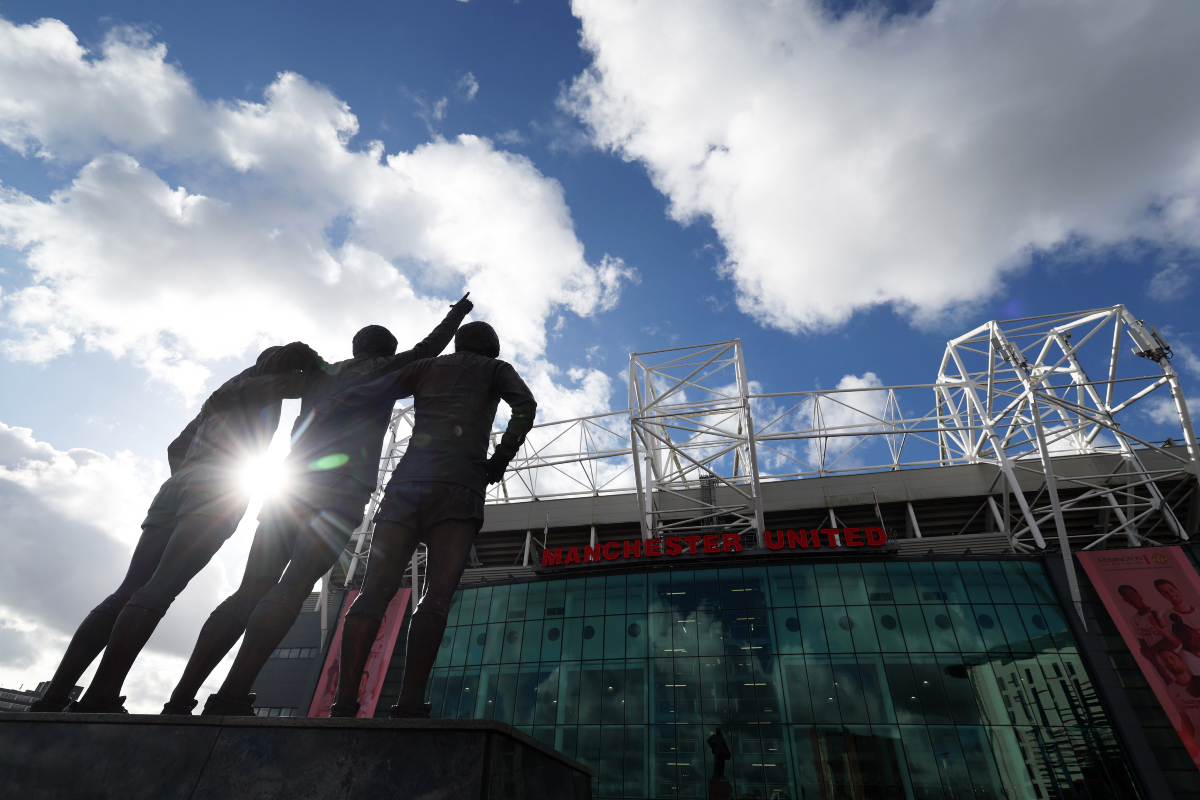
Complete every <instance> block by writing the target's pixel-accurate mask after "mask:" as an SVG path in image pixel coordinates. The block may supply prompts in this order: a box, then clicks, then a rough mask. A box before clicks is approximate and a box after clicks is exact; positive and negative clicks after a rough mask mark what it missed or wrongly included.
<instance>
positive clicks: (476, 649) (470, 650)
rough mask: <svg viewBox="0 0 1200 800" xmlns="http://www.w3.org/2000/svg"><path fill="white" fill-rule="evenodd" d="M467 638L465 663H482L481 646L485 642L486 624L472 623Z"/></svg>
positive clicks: (482, 646)
mask: <svg viewBox="0 0 1200 800" xmlns="http://www.w3.org/2000/svg"><path fill="white" fill-rule="evenodd" d="M469 630H470V633H469V634H468V640H467V663H468V664H482V663H483V648H484V645H485V644H487V625H472V626H471V627H470V629H469Z"/></svg>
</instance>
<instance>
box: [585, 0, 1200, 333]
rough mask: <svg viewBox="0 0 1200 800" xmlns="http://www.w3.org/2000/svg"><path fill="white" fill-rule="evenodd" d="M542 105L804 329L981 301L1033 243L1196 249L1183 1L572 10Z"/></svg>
mask: <svg viewBox="0 0 1200 800" xmlns="http://www.w3.org/2000/svg"><path fill="white" fill-rule="evenodd" d="M573 9H574V12H575V14H576V15H577V16H578V17H579V18H580V19H581V21H582V25H583V45H584V47H585V48H586V49H587V50H588V52H589V53H590V54H591V56H592V58H593V63H592V65H591V67H590V68H589V69H588V70H587V71H586V72H585V73H584V74H582V75H581V76H579V78H578V79H577V80H576V81H575V82H574V85H573V86H572V87H571V89H570V91H569V92H568V93H567V95H566V96H565V98H564V100H565V102H566V103H567V104H568V105H569V106H570V107H571V108H572V109H573V110H574V111H575V113H577V114H578V115H579V116H580V117H581V118H582V119H583V120H584V122H585V123H586V124H587V125H588V126H589V127H590V130H591V134H592V137H593V140H594V142H595V143H597V144H599V145H600V146H602V147H606V148H611V149H612V150H613V151H615V152H617V153H618V154H620V155H621V156H623V157H624V158H626V159H628V160H633V161H638V162H640V163H642V164H644V165H645V166H646V168H647V169H648V171H649V173H650V176H651V178H652V180H653V182H654V184H655V186H656V187H657V188H658V189H659V190H660V191H662V192H663V193H664V194H665V195H666V196H667V197H668V198H669V200H670V214H671V215H672V216H673V217H674V218H675V219H676V220H679V221H680V222H684V223H689V222H693V221H696V220H708V221H711V223H712V225H713V227H714V229H715V230H716V232H717V233H718V234H719V235H720V237H721V239H722V241H723V243H724V245H725V247H726V250H727V260H726V262H725V270H726V274H727V275H728V277H729V278H731V279H732V280H733V281H734V283H735V285H736V288H737V292H738V302H739V305H740V307H741V309H742V310H743V311H744V312H746V313H748V314H751V315H753V316H754V317H755V319H757V320H758V321H760V322H761V323H763V324H767V325H773V326H777V327H780V328H783V329H786V330H791V331H799V330H813V329H816V328H819V327H821V326H824V325H829V324H837V323H840V322H842V321H844V320H846V319H847V317H848V316H849V315H850V314H852V313H853V312H854V311H856V310H858V309H862V308H867V307H870V306H874V305H878V304H891V305H892V306H893V307H895V308H897V309H898V310H901V311H903V312H905V313H908V314H910V315H913V316H915V317H917V318H928V317H930V316H933V315H938V314H941V313H944V312H945V311H946V310H947V309H955V308H961V307H962V306H963V304H969V303H971V302H973V301H978V300H979V299H981V298H983V297H986V296H988V295H990V294H992V293H993V292H995V290H996V289H997V288H998V287H999V286H1000V284H1001V282H1002V280H1003V276H1004V275H1005V274H1006V272H1008V271H1011V270H1013V269H1016V268H1019V267H1020V266H1022V265H1023V264H1025V263H1027V261H1028V257H1029V254H1030V253H1031V252H1032V251H1035V250H1039V249H1040V250H1047V249H1055V248H1076V247H1083V248H1085V249H1086V248H1097V247H1104V246H1106V245H1110V244H1113V243H1116V242H1120V241H1123V240H1125V239H1126V238H1128V237H1141V238H1142V239H1145V240H1150V241H1156V242H1165V243H1170V244H1171V245H1173V246H1181V247H1184V248H1187V247H1195V246H1196V245H1197V244H1200V235H1198V234H1197V231H1198V230H1200V227H1198V226H1197V222H1198V221H1200V102H1197V100H1200V96H1198V95H1200V87H1198V85H1197V83H1196V82H1195V81H1194V80H1193V79H1192V76H1194V75H1195V74H1196V72H1197V69H1200V48H1197V47H1196V46H1195V42H1196V40H1197V37H1198V35H1200V7H1197V6H1196V5H1195V4H1193V3H1183V2H1172V1H1171V0H1138V2H1127V0H1100V1H1099V2H1091V3H1070V2H1050V3H1028V2H1020V1H1019V0H1004V1H1002V2H981V1H980V0H939V2H937V3H935V4H933V5H932V8H931V9H930V10H929V12H928V13H926V14H922V15H900V16H891V17H887V16H885V15H884V14H883V12H882V11H880V10H879V8H878V7H877V6H875V5H874V4H863V5H862V6H861V7H860V9H859V10H856V11H853V12H851V13H848V14H846V15H844V16H842V17H840V18H837V19H834V18H832V17H830V16H829V15H828V14H827V13H826V12H825V11H824V9H823V8H822V7H821V4H820V3H817V2H814V1H813V0H786V1H785V2H773V1H771V0H636V1H635V0H574V2H573Z"/></svg>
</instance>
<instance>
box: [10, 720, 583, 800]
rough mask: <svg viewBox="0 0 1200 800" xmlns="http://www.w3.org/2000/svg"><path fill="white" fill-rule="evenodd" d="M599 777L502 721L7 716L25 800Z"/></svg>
mask: <svg viewBox="0 0 1200 800" xmlns="http://www.w3.org/2000/svg"><path fill="white" fill-rule="evenodd" d="M594 774H595V773H594V772H593V771H592V770H591V769H589V768H587V767H585V766H583V765H582V764H580V763H578V762H577V761H574V760H572V759H569V758H567V757H566V756H564V755H562V754H561V753H559V752H558V751H556V750H554V749H552V748H550V747H547V746H546V745H544V744H542V743H541V742H539V741H537V740H536V739H534V738H532V737H530V736H528V735H526V734H524V733H522V732H520V731H518V730H516V729H515V728H513V727H511V726H509V725H505V724H504V723H501V722H495V721H493V720H391V719H357V720H355V719H307V718H303V717H291V718H286V717H283V718H281V717H266V718H260V717H174V716H173V717H163V716H151V715H119V714H30V713H13V714H0V776H3V778H2V781H3V784H4V787H5V788H4V793H5V796H11V797H20V798H22V800H62V798H68V797H87V798H96V799H97V800H100V799H101V798H103V799H105V800H107V799H108V798H111V800H143V799H144V800H229V798H239V800H255V799H257V798H264V800H265V798H280V797H285V798H288V800H318V798H319V799H320V800H332V799H333V798H347V799H348V800H349V798H353V800H375V799H376V798H380V800H382V799H383V798H387V799H388V800H404V799H405V798H420V800H459V798H472V800H474V798H480V799H481V800H560V799H561V800H590V798H591V776H593V775H594Z"/></svg>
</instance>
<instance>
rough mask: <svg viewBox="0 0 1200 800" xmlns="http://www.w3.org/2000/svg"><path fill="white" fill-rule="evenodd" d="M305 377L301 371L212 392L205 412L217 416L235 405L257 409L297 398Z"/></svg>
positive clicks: (248, 380) (205, 405) (241, 383)
mask: <svg viewBox="0 0 1200 800" xmlns="http://www.w3.org/2000/svg"><path fill="white" fill-rule="evenodd" d="M306 378H307V376H306V375H305V373H303V372H291V373H288V374H286V375H261V376H259V377H257V378H246V379H245V380H240V381H238V382H237V383H234V384H231V385H229V386H224V387H222V388H220V389H218V390H217V391H215V392H213V393H212V395H211V396H210V397H209V398H208V400H206V401H205V402H204V411H205V412H213V413H218V414H219V413H221V412H223V411H229V410H230V409H233V408H237V407H238V406H243V407H258V406H264V405H267V404H268V403H273V402H275V401H276V400H282V399H284V398H294V397H300V395H301V394H302V393H303V391H304V383H305V380H306Z"/></svg>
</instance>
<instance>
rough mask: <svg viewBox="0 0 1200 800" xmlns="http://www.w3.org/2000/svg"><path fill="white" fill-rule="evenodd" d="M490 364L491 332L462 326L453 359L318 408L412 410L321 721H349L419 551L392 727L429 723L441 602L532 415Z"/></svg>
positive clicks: (523, 395) (422, 365)
mask: <svg viewBox="0 0 1200 800" xmlns="http://www.w3.org/2000/svg"><path fill="white" fill-rule="evenodd" d="M499 355H500V341H499V339H498V338H497V337H496V332H495V331H494V330H492V327H491V326H490V325H488V324H487V323H484V322H472V323H471V324H469V325H464V326H463V327H462V328H460V329H459V331H458V335H457V336H456V337H455V353H454V354H453V355H446V356H441V357H440V358H432V359H427V360H425V361H418V362H416V363H415V364H412V365H411V366H409V367H406V368H405V369H403V370H400V371H399V372H396V373H394V374H392V375H388V376H387V377H385V378H381V379H380V380H378V381H375V382H374V383H370V384H367V385H366V386H362V387H360V388H358V389H352V390H350V391H348V392H343V393H341V394H339V395H337V396H335V397H334V398H333V399H332V400H331V401H330V402H329V403H328V404H327V409H328V413H329V415H330V418H331V419H343V418H346V417H351V416H354V415H359V414H377V413H380V411H381V410H382V409H385V408H391V407H392V405H393V404H394V403H395V401H396V400H398V399H400V398H402V397H407V396H409V395H412V397H413V402H414V408H415V410H416V421H415V422H414V424H413V432H412V437H411V439H410V440H409V445H408V449H407V450H406V451H405V453H404V457H403V458H402V459H401V460H400V463H399V464H398V465H397V466H396V469H395V471H394V472H393V473H392V478H391V480H390V481H389V482H388V485H387V489H386V491H385V493H384V496H383V500H382V502H381V503H380V505H379V510H378V511H377V512H376V514H375V535H374V538H373V539H372V545H371V560H370V566H369V567H368V569H367V577H366V581H365V584H364V586H363V591H362V594H360V595H359V596H358V599H356V600H355V601H354V605H352V606H351V607H350V610H349V611H348V612H346V618H345V621H344V623H343V625H342V652H341V662H342V667H341V671H340V673H339V676H338V694H337V701H336V702H335V703H334V705H333V708H332V709H331V710H330V714H331V716H335V717H353V716H355V715H356V713H357V712H358V708H359V704H358V702H357V695H358V687H359V681H360V680H361V676H362V671H363V666H364V664H365V663H366V660H367V656H368V654H369V652H370V649H371V643H372V642H374V641H375V636H376V634H377V633H378V632H379V627H380V624H381V623H382V620H383V615H384V611H385V610H386V609H387V607H388V603H389V602H391V600H392V597H393V596H394V595H395V594H396V592H397V590H399V588H400V583H401V579H402V578H403V576H404V570H405V567H406V566H407V565H408V563H409V561H410V560H411V559H412V555H413V551H414V550H415V549H416V546H417V543H418V542H424V543H425V544H426V545H427V546H428V557H429V562H428V571H427V574H426V579H425V593H424V595H423V596H422V597H421V602H420V604H419V605H418V606H417V609H416V612H415V613H414V614H413V615H412V619H411V620H410V621H409V626H408V647H407V650H406V651H405V663H404V681H403V684H402V685H401V688H400V697H399V700H398V702H397V703H396V705H395V706H393V707H392V711H391V716H393V717H428V716H429V705H428V704H427V703H425V702H424V699H425V684H426V682H427V681H428V679H429V671H430V669H431V668H432V667H433V662H434V659H435V658H436V656H437V650H438V646H439V644H440V643H441V640H442V634H443V633H444V631H445V629H446V616H447V613H448V612H449V610H450V598H451V596H452V595H453V594H454V591H455V589H457V588H458V582H459V579H460V578H461V577H462V573H463V570H464V569H465V568H466V565H467V561H468V560H469V559H470V556H471V545H472V543H473V542H474V541H475V535H476V534H477V533H478V532H479V529H480V527H481V526H482V525H483V499H484V492H485V491H486V489H487V485H488V484H489V483H495V482H496V481H498V480H500V479H501V478H502V477H503V476H504V471H505V469H507V467H508V463H509V461H511V460H512V458H513V456H515V455H516V453H517V450H518V449H519V448H520V446H521V443H522V442H524V441H525V435H526V434H527V433H528V432H529V429H530V428H532V427H533V419H534V415H535V413H536V411H537V403H535V402H534V399H533V395H532V394H531V393H530V391H529V388H528V387H527V386H526V385H525V382H524V381H522V380H521V378H520V376H519V375H517V371H516V370H515V369H513V368H512V366H511V365H509V364H508V363H506V362H504V361H500V360H498V358H497V356H499ZM500 400H503V401H505V402H506V403H508V405H509V406H510V407H511V408H512V416H511V419H510V420H509V423H508V429H507V430H506V431H505V432H504V436H503V438H502V439H501V441H500V444H499V445H498V446H497V447H496V450H495V452H494V453H493V454H492V456H491V457H490V458H489V457H488V455H487V451H488V442H489V439H490V438H491V430H492V423H493V421H494V420H495V418H496V407H497V405H498V404H499V401H500Z"/></svg>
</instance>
